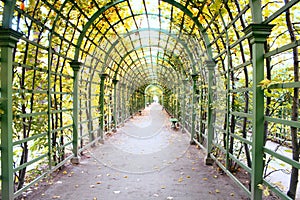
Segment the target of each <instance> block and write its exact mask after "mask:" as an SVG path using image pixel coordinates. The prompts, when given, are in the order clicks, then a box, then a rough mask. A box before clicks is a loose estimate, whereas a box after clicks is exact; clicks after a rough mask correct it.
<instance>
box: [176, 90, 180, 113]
mask: <svg viewBox="0 0 300 200" xmlns="http://www.w3.org/2000/svg"><path fill="white" fill-rule="evenodd" d="M176 85H177V88H176V89H177V90H176V118H177V119H179V114H178V113H179V106H178V99H179V94H180V87H179V85H178V84H176Z"/></svg>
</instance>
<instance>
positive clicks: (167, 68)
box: [123, 65, 181, 85]
mask: <svg viewBox="0 0 300 200" xmlns="http://www.w3.org/2000/svg"><path fill="white" fill-rule="evenodd" d="M160 66H161V67H162V68H164V69H166V70H169V71H170V70H172V69H171V68H169V67H164V66H163V65H160ZM129 74H130V73H127V74H126V75H127V76H124V77H123V78H126V77H132V76H129ZM170 74H172V75H173V76H175V75H174V73H172V72H171V71H170ZM176 74H177V73H176ZM126 80H128V81H130V80H131V79H128V78H126ZM180 80H181V79H180ZM130 82H131V83H133V82H134V81H130ZM132 85H133V84H132Z"/></svg>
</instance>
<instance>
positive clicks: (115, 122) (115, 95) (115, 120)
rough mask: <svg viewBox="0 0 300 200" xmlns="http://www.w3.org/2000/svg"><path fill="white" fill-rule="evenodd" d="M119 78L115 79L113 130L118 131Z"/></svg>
mask: <svg viewBox="0 0 300 200" xmlns="http://www.w3.org/2000/svg"><path fill="white" fill-rule="evenodd" d="M118 82H119V80H116V79H114V80H113V84H114V121H113V123H114V128H113V131H117V122H118V120H117V84H118Z"/></svg>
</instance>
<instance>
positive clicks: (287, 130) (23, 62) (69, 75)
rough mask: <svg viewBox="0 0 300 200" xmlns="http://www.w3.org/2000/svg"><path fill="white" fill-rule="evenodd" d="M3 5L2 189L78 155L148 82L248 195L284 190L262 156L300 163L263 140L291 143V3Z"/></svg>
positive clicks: (124, 114) (294, 51)
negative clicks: (244, 176)
mask: <svg viewBox="0 0 300 200" xmlns="http://www.w3.org/2000/svg"><path fill="white" fill-rule="evenodd" d="M0 10H1V11H2V13H3V14H2V24H1V25H2V29H1V34H0V35H1V38H0V39H1V40H0V41H1V43H0V45H1V114H2V116H1V181H2V195H3V198H7V199H11V198H13V197H16V196H19V195H20V194H21V193H22V192H23V191H25V190H26V189H27V188H29V187H30V186H31V185H33V184H34V183H36V182H37V181H39V180H40V179H42V178H43V177H45V176H46V175H47V174H49V172H51V171H53V170H55V169H57V168H59V167H60V166H62V165H64V164H65V163H66V162H67V161H69V160H72V161H73V162H76V161H77V156H78V154H80V153H81V152H82V151H83V150H84V149H85V148H89V147H90V146H92V145H94V144H96V143H97V142H98V141H99V140H100V141H101V140H103V139H104V135H105V134H106V133H108V132H111V131H113V130H115V129H116V128H117V126H119V125H121V124H122V123H124V122H125V121H126V119H128V118H129V117H131V116H132V115H134V113H136V112H138V111H139V110H140V109H142V108H143V107H144V106H145V104H147V102H150V101H151V98H150V97H149V96H147V94H146V92H145V91H146V88H147V87H148V86H149V85H155V86H157V87H159V88H160V89H161V90H162V93H163V95H162V96H161V97H160V102H161V103H163V106H164V107H165V108H166V110H167V111H168V112H169V113H170V115H172V116H175V117H176V118H178V119H179V121H180V124H181V130H182V131H187V132H189V133H190V134H191V144H194V143H196V144H197V145H199V146H201V147H202V148H203V149H205V150H206V152H207V159H206V163H207V164H210V163H211V162H212V161H214V162H216V163H217V164H218V165H219V166H220V167H221V168H222V169H223V170H224V171H225V172H226V173H227V174H228V175H229V176H230V177H231V178H233V179H234V180H235V181H236V182H237V184H239V185H240V186H241V188H242V189H244V190H245V192H246V193H248V194H249V196H251V199H261V198H262V191H263V190H264V191H267V190H268V189H267V188H269V189H271V190H272V191H273V192H275V193H276V194H277V195H279V196H280V197H281V198H283V199H288V197H287V195H286V192H287V190H288V187H289V183H288V184H287V185H286V188H280V187H279V186H278V184H277V185H276V184H275V185H274V182H272V180H271V179H270V178H269V177H268V176H267V177H264V175H263V173H264V172H265V173H266V174H268V173H269V169H268V165H265V164H269V163H270V161H265V158H264V157H266V158H270V157H269V156H271V158H273V160H274V159H275V160H280V162H282V163H284V165H287V166H289V167H291V166H293V168H294V169H293V170H296V169H299V168H300V166H299V160H298V159H297V158H296V156H295V155H294V158H293V159H290V158H289V157H286V156H283V155H281V154H279V153H278V152H276V151H275V150H273V149H270V148H269V147H268V146H267V145H266V144H267V141H268V142H270V141H271V142H275V143H276V144H278V145H279V146H280V147H281V146H282V145H286V146H288V147H289V148H290V149H294V150H296V149H297V148H299V147H298V146H297V140H298V139H297V135H298V134H297V131H298V128H299V127H300V125H299V122H298V111H299V106H298V101H299V100H298V87H299V82H298V76H299V75H298V65H299V62H298V61H297V59H298V58H297V57H298V55H299V53H298V49H299V23H300V19H299V11H298V10H299V1H298V0H290V1H283V0H280V1H276V2H273V1H261V2H260V1H243V2H242V1H236V0H231V1H219V0H216V1H201V0H183V1H179V0H178V1H174V0H157V1H150V0H143V1H138V2H137V1H134V0H117V1H111V2H108V1H100V0H91V1H75V0H65V1H60V0H53V1H50V0H38V1H29V0H28V1H6V2H4V1H2V2H1V6H0ZM270 24H273V25H270ZM19 33H21V34H19ZM5 58H7V59H5ZM9 77H11V80H12V81H10V78H9ZM6 133H7V134H6ZM262 133H264V134H262ZM296 151H297V150H296ZM298 157H299V156H298ZM239 169H243V170H245V171H246V172H248V174H249V182H250V183H251V184H250V185H246V184H243V183H242V182H241V181H239V180H238V179H237V177H236V176H235V173H234V172H235V171H236V170H239ZM276 170H277V169H275V170H274V171H276ZM35 174H39V175H37V176H36V175H35ZM26 177H36V178H35V179H32V180H27V179H26ZM290 178H291V179H292V182H293V181H294V179H293V177H292V176H291V177H288V179H290ZM25 179H26V182H25ZM259 185H260V186H261V187H260V189H259V187H258V186H259ZM13 186H15V189H14V187H13ZM281 190H282V191H281ZM289 191H290V193H293V192H291V190H289ZM289 195H290V196H291V195H293V194H289Z"/></svg>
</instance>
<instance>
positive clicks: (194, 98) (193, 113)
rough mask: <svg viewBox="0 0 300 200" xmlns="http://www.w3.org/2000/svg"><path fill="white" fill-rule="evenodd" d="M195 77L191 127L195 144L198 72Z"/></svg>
mask: <svg viewBox="0 0 300 200" xmlns="http://www.w3.org/2000/svg"><path fill="white" fill-rule="evenodd" d="M191 76H192V79H193V96H192V127H191V129H192V130H191V140H190V144H191V145H195V144H196V142H195V141H194V136H195V120H196V111H195V104H196V90H197V80H198V74H192V75H191Z"/></svg>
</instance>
